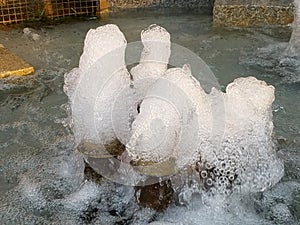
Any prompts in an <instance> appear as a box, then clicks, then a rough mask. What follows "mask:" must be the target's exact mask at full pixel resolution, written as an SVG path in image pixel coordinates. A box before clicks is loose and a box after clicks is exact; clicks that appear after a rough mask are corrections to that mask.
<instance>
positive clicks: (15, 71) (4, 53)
mask: <svg viewBox="0 0 300 225" xmlns="http://www.w3.org/2000/svg"><path fill="white" fill-rule="evenodd" d="M32 73H34V68H33V66H31V65H29V64H28V63H26V62H25V61H24V60H22V59H21V58H19V57H18V56H16V55H14V54H13V53H11V52H10V51H8V50H7V49H6V48H4V46H3V45H1V44H0V78H4V77H8V76H26V75H30V74H32Z"/></svg>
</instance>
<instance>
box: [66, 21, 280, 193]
mask: <svg viewBox="0 0 300 225" xmlns="http://www.w3.org/2000/svg"><path fill="white" fill-rule="evenodd" d="M141 40H142V44H143V46H144V48H143V51H142V54H141V58H140V62H139V64H138V65H137V66H135V67H134V68H132V69H131V71H130V74H129V72H128V71H127V68H126V65H125V60H124V59H125V48H126V40H125V37H124V35H123V34H122V32H121V31H120V30H119V29H118V27H117V26H115V25H105V26H102V27H99V28H97V29H96V30H91V31H89V32H88V34H87V37H86V40H85V47H84V52H83V55H82V56H81V59H80V63H79V68H77V69H74V70H72V71H71V72H70V73H69V74H68V75H66V81H65V92H66V93H67V94H68V96H69V98H70V101H71V109H72V118H73V126H74V134H75V137H76V140H77V144H79V143H80V142H81V141H86V140H88V141H91V142H93V143H96V144H98V143H100V144H109V143H111V142H112V141H113V140H115V139H119V140H120V141H121V142H122V143H123V144H124V145H126V150H127V151H126V154H128V156H129V158H130V159H131V160H133V161H134V162H135V163H136V162H138V163H142V164H141V165H152V164H153V163H154V165H155V163H164V162H165V164H164V166H165V167H163V168H166V171H168V170H169V167H174V168H173V169H170V171H178V170H180V169H183V168H185V167H189V166H194V167H195V168H196V170H197V171H198V172H199V177H200V180H201V182H202V183H203V188H204V189H205V190H207V191H208V192H211V193H223V194H230V193H232V191H234V190H238V191H241V192H247V193H248V192H257V191H263V190H265V189H266V188H268V187H271V186H272V185H274V184H275V183H277V182H278V181H279V180H280V179H281V177H282V176H283V164H282V163H281V161H280V160H279V159H278V158H277V156H276V152H275V147H274V143H273V140H272V135H273V123H272V111H271V106H272V102H273V101H274V88H273V87H272V86H268V85H267V84H266V83H265V82H263V81H259V80H257V79H256V78H254V77H248V78H238V79H236V80H235V81H234V82H232V83H231V84H229V85H228V86H227V88H226V92H225V93H224V92H222V91H220V90H218V89H216V88H212V89H211V90H210V92H209V93H207V92H206V91H207V90H205V89H204V88H205V87H204V86H205V84H201V83H200V82H199V81H198V80H201V79H198V80H197V79H195V78H194V77H193V75H192V72H191V71H192V70H191V68H190V67H189V65H184V66H183V67H182V68H181V67H175V68H171V69H168V62H169V58H170V54H171V43H170V34H169V33H168V32H167V31H166V30H165V29H164V28H162V27H160V26H157V25H152V26H150V27H149V28H148V29H146V30H144V31H143V32H142V34H141ZM200 74H201V73H200ZM170 162H174V163H170ZM153 169H155V166H153ZM163 170H164V169H163Z"/></svg>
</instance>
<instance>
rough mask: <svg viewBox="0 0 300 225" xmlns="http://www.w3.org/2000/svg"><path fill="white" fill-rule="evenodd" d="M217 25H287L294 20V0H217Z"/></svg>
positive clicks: (215, 13)
mask: <svg viewBox="0 0 300 225" xmlns="http://www.w3.org/2000/svg"><path fill="white" fill-rule="evenodd" d="M213 14H214V25H215V26H237V27H249V26H264V25H275V24H276V25H286V24H289V23H291V22H293V19H294V8H293V0H215V5H214V10H213Z"/></svg>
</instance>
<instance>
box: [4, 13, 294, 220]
mask: <svg viewBox="0 0 300 225" xmlns="http://www.w3.org/2000/svg"><path fill="white" fill-rule="evenodd" d="M105 23H115V24H117V25H118V26H119V27H120V29H121V30H122V31H123V32H124V34H125V36H126V38H127V39H128V41H136V40H139V36H140V31H141V30H142V29H144V28H146V27H147V26H149V25H150V24H153V23H157V24H159V25H161V26H163V27H165V28H166V29H167V30H168V31H169V32H170V34H171V35H172V41H173V42H175V43H178V44H180V45H182V46H184V47H187V48H189V49H190V50H192V51H193V52H195V53H196V54H198V55H199V56H200V57H201V58H202V59H203V60H204V61H205V62H206V63H207V64H208V65H209V66H210V67H211V69H212V71H213V72H214V73H215V75H216V77H217V79H218V81H219V82H220V84H221V86H222V87H225V86H226V85H227V84H228V83H229V82H231V81H232V80H233V79H235V78H237V77H240V76H255V77H257V78H258V79H262V80H265V81H266V82H268V84H271V85H274V86H275V88H276V92H275V94H276V100H275V103H274V106H273V115H274V125H275V138H276V139H277V140H278V143H277V147H278V155H279V156H280V158H281V159H282V160H283V161H284V163H285V176H284V178H283V180H282V181H281V182H280V183H279V184H278V185H276V186H275V187H274V188H272V189H271V190H267V191H265V192H264V193H258V194H257V195H253V196H249V198H248V199H243V201H239V202H240V203H239V204H240V205H239V207H237V206H235V205H234V202H235V201H233V202H232V204H231V205H230V204H229V205H228V210H227V212H226V211H225V212H224V211H222V213H219V212H218V213H211V212H210V210H209V208H207V207H205V206H203V205H202V203H201V201H200V200H199V196H193V197H192V200H191V203H190V205H189V206H178V204H175V203H174V204H172V205H171V206H170V207H169V209H168V210H167V211H166V212H164V213H158V212H155V211H154V210H151V209H141V208H139V206H138V204H137V203H136V202H135V200H134V199H135V197H134V192H135V191H134V188H132V187H126V186H122V185H117V184H113V183H110V182H108V181H105V180H102V181H101V182H102V184H101V185H99V183H96V182H95V179H94V178H93V179H89V178H88V176H87V177H86V179H87V180H88V181H86V182H85V183H84V184H80V183H78V182H79V181H80V180H81V177H80V175H78V174H80V172H81V171H82V170H83V162H82V161H80V159H79V158H78V156H77V155H76V154H75V153H74V152H73V137H72V133H71V130H70V129H69V127H68V124H69V119H68V106H67V97H66V96H65V94H64V93H63V90H62V86H63V75H64V73H65V72H67V71H68V70H70V69H71V68H73V67H75V66H77V65H78V60H79V56H80V54H81V51H82V47H83V40H84V37H85V34H86V32H87V31H88V29H90V28H95V27H97V26H99V25H103V24H105ZM35 32H36V33H38V34H40V40H39V41H33V40H31V39H30V37H28V36H25V35H23V33H22V30H21V29H15V30H10V31H1V32H0V40H1V43H2V44H3V45H4V46H6V47H7V48H8V49H9V50H11V51H12V52H14V53H16V54H18V55H19V56H21V57H22V58H24V59H25V60H26V61H28V62H29V63H31V64H33V65H34V66H35V68H36V70H37V71H36V74H35V75H34V76H30V77H26V78H18V79H11V78H8V79H4V80H1V81H0V112H1V114H0V221H1V224H104V223H106V224H147V223H148V222H150V221H164V222H172V223H177V224H180V223H182V224H241V223H244V224H297V223H298V222H299V220H300V208H299V205H300V154H299V151H300V114H299V112H300V104H299V103H300V62H299V60H297V59H295V58H288V57H283V56H282V53H283V52H284V50H285V48H286V46H287V43H288V41H289V37H290V35H291V32H292V30H291V28H290V27H265V28H256V29H255V28H251V29H250V28H249V29H214V28H213V27H212V17H211V15H203V14H202V15H201V14H193V13H191V12H188V13H187V12H176V11H159V12H153V11H132V12H127V13H120V14H117V15H113V16H112V17H111V18H109V19H108V20H107V21H83V22H72V23H68V24H61V25H57V26H45V27H43V28H41V29H37V30H36V31H35ZM186 192H187V193H188V189H186ZM212 211H214V210H212ZM217 215H218V216H217ZM160 223H162V222H160Z"/></svg>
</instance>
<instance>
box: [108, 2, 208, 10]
mask: <svg viewBox="0 0 300 225" xmlns="http://www.w3.org/2000/svg"><path fill="white" fill-rule="evenodd" d="M213 2H214V0H109V1H108V3H109V9H110V11H119V10H123V9H136V8H149V7H158V8H171V7H177V8H186V9H199V8H205V7H206V8H212V7H213Z"/></svg>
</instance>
